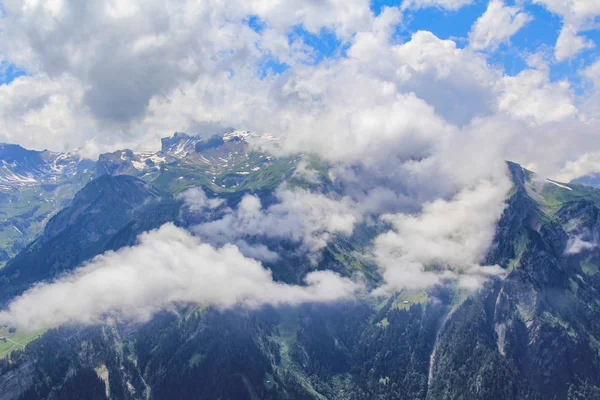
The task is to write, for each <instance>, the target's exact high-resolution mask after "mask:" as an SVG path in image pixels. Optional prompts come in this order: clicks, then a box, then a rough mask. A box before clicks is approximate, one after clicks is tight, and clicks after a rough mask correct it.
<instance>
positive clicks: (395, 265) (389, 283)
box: [374, 178, 510, 291]
mask: <svg viewBox="0 0 600 400" xmlns="http://www.w3.org/2000/svg"><path fill="white" fill-rule="evenodd" d="M509 189H510V181H509V180H508V179H506V178H505V179H501V180H499V181H496V182H488V181H484V182H482V183H480V184H479V185H477V186H476V187H474V188H473V189H465V190H464V191H462V192H460V193H458V194H457V195H456V196H455V197H454V198H453V199H452V200H449V201H446V200H436V201H434V202H431V203H428V204H425V205H424V207H423V212H422V213H421V214H418V215H406V214H395V215H387V216H385V217H384V219H385V220H386V221H388V222H389V223H391V224H392V226H393V230H391V231H389V232H387V233H385V234H382V235H381V236H379V237H378V238H377V239H376V242H375V250H374V253H375V259H376V261H377V263H378V264H379V265H380V267H381V268H382V269H383V276H384V278H385V282H386V283H385V284H384V286H383V287H381V288H380V289H379V290H378V291H395V290H398V289H403V288H427V287H430V286H433V285H435V284H438V283H440V281H442V280H444V279H450V280H458V282H459V284H461V285H462V284H464V285H465V286H469V287H470V286H472V283H473V280H474V279H475V281H479V282H481V281H483V280H485V277H487V276H489V275H501V274H502V269H500V268H499V267H494V266H488V267H481V266H479V263H480V262H481V261H482V260H483V257H484V256H485V253H486V251H487V249H488V247H489V245H490V243H491V242H492V239H493V237H494V233H495V223H496V221H497V220H498V219H499V218H500V216H501V214H502V212H503V210H504V207H505V204H504V202H503V201H498V199H504V198H505V196H506V194H507V193H508V190H509ZM463 280H464V281H463ZM461 281H463V282H461Z"/></svg>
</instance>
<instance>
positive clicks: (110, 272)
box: [0, 224, 361, 330]
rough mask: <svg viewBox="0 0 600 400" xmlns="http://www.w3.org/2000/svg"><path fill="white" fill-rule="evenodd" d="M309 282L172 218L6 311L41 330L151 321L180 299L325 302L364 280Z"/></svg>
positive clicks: (229, 303) (331, 276) (14, 322)
mask: <svg viewBox="0 0 600 400" xmlns="http://www.w3.org/2000/svg"><path fill="white" fill-rule="evenodd" d="M305 281H306V285H305V286H296V285H286V284H282V283H277V282H274V281H273V278H272V276H271V272H270V271H269V270H267V269H265V268H264V267H263V266H262V265H261V263H260V262H258V261H256V260H253V259H249V258H247V257H244V256H243V255H242V253H241V252H240V251H239V249H238V248H236V247H235V246H232V245H225V246H223V247H221V248H219V249H216V248H214V247H212V246H210V245H208V244H204V243H202V242H201V241H200V240H199V239H198V238H196V237H194V236H192V235H190V234H189V233H188V232H187V231H185V230H184V229H181V228H177V227H175V226H174V225H172V224H166V225H163V226H162V227H161V228H160V229H157V230H154V231H150V232H148V233H144V234H142V235H141V236H140V238H139V244H138V245H136V246H133V247H128V248H124V249H122V250H119V251H117V252H108V253H105V254H103V255H101V256H98V257H96V258H95V259H93V260H92V261H91V262H89V263H88V264H86V265H84V266H83V267H81V268H79V269H78V270H77V271H76V272H75V273H73V274H72V275H70V276H67V277H65V278H62V279H59V280H58V281H56V282H53V283H49V284H41V285H38V286H36V287H34V288H33V289H31V290H29V291H28V292H26V293H25V294H23V295H22V296H20V297H18V298H17V299H15V300H14V301H13V302H12V303H11V304H10V306H9V307H8V309H7V310H6V311H2V312H0V324H8V325H11V326H16V327H17V328H20V329H27V330H36V329H41V328H45V327H49V326H55V325H58V324H63V323H84V324H95V323H101V322H102V321H104V320H105V319H106V318H118V319H121V320H135V321H145V320H147V319H149V318H150V317H151V316H152V315H153V314H154V313H156V312H157V311H159V310H163V309H168V308H171V307H172V306H173V305H174V304H176V303H180V302H186V303H197V304H200V305H213V306H217V307H223V308H229V307H233V306H235V305H245V306H250V307H257V306H260V305H264V304H272V305H281V304H291V305H295V304H300V303H306V302H324V301H334V300H338V299H343V298H348V297H351V296H354V295H355V294H356V293H357V292H358V291H360V290H361V286H360V285H359V284H357V283H355V282H352V281H351V280H349V279H347V278H341V277H339V276H338V275H336V274H335V273H333V272H330V271H320V272H312V273H310V274H308V275H307V276H306V278H305Z"/></svg>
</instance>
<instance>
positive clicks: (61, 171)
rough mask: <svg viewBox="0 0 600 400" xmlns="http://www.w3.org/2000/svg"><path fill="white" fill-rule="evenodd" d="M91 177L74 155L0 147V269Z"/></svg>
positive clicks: (90, 165) (88, 164)
mask: <svg viewBox="0 0 600 400" xmlns="http://www.w3.org/2000/svg"><path fill="white" fill-rule="evenodd" d="M94 176H95V171H94V163H93V162H92V161H90V160H85V159H82V158H80V157H79V156H77V155H74V154H69V153H53V152H49V151H32V150H26V149H24V148H22V147H20V146H17V145H9V144H0V267H1V266H2V265H4V264H5V263H6V261H8V260H9V259H10V258H11V257H13V256H15V255H16V254H17V253H18V252H19V251H20V250H22V249H23V248H24V247H25V246H26V245H27V244H28V243H29V242H31V241H32V240H33V239H35V238H36V237H37V235H38V234H39V233H40V232H41V230H42V229H43V227H44V224H45V222H46V221H47V220H48V218H49V217H50V216H51V215H52V214H53V213H55V212H57V211H58V210H60V209H61V208H63V207H64V206H65V205H66V204H67V202H68V201H69V200H70V199H71V198H72V197H73V195H74V194H75V193H76V192H77V191H78V190H79V189H81V188H82V187H83V186H84V185H85V184H86V183H87V182H89V181H90V180H91V179H92V178H93V177H94Z"/></svg>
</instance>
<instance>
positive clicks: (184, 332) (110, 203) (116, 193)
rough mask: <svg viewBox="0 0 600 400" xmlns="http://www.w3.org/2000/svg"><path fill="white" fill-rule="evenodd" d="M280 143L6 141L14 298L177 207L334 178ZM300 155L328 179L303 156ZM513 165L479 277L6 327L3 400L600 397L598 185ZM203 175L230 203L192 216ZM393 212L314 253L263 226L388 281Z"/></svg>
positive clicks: (1, 295)
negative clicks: (374, 256) (489, 268)
mask: <svg viewBox="0 0 600 400" xmlns="http://www.w3.org/2000/svg"><path fill="white" fill-rule="evenodd" d="M275 142H276V141H275V140H274V139H273V138H271V137H263V136H257V135H254V134H252V133H250V132H246V131H233V130H231V131H228V132H226V133H224V134H218V135H215V136H212V137H208V138H200V137H195V136H190V135H187V134H184V133H176V134H175V135H174V136H172V137H170V138H165V139H163V141H162V148H161V150H160V151H158V152H134V151H131V150H120V151H116V152H113V153H108V154H103V155H101V156H100V157H99V159H98V160H97V161H90V160H85V159H82V158H80V157H78V156H77V155H73V154H57V153H51V152H48V151H43V152H37V151H30V150H25V149H23V148H21V147H19V146H16V145H0V161H1V162H2V169H1V176H0V183H1V185H2V186H1V187H0V195H1V196H2V199H3V201H2V206H1V207H2V208H0V212H1V213H3V214H4V218H5V219H4V222H3V229H2V233H1V234H0V235H1V236H0V245H1V248H0V251H1V252H2V254H3V257H4V258H3V262H4V263H5V265H4V267H3V268H2V269H0V301H1V302H2V304H3V305H7V304H8V303H9V302H10V301H11V300H12V299H14V298H15V297H16V296H19V295H20V294H22V293H24V292H25V291H26V290H28V289H29V288H31V287H34V286H35V285H39V284H40V283H42V282H50V281H52V280H54V279H56V278H57V277H60V276H64V274H65V273H69V272H70V271H74V270H76V269H77V268H78V267H79V266H80V265H82V263H85V262H86V261H89V260H91V259H93V258H94V257H96V256H98V255H100V254H103V253H106V252H110V251H118V250H119V249H123V248H125V247H127V246H132V245H134V244H136V241H137V238H138V237H139V235H140V234H142V233H143V232H147V231H149V230H152V229H155V228H158V227H160V226H162V225H163V224H165V223H169V222H170V223H173V224H175V225H176V226H180V227H190V226H192V225H194V224H196V223H198V221H199V220H201V221H212V220H216V219H218V218H219V217H220V216H221V215H222V213H223V212H225V211H224V210H226V209H228V208H229V209H235V208H236V207H238V206H239V204H240V202H241V201H242V198H243V196H244V195H246V194H253V195H255V196H257V197H258V198H259V199H260V200H261V201H262V202H263V204H276V202H277V194H276V190H277V188H278V187H280V185H282V183H285V185H288V186H289V187H297V188H308V189H310V190H313V191H315V192H319V193H327V192H335V191H336V187H335V185H334V184H333V183H332V182H331V181H330V180H328V176H329V175H328V174H329V172H330V168H331V166H330V165H328V164H327V163H325V162H323V161H321V160H319V159H318V158H317V157H314V156H310V155H294V156H288V157H275V156H273V155H271V154H270V153H269V152H268V151H262V150H260V146H259V147H257V146H256V144H257V143H258V144H259V145H260V144H264V145H265V146H266V145H276V143H275ZM303 165H309V166H310V169H311V171H313V172H314V174H318V175H319V176H320V177H321V179H318V180H314V179H311V178H310V177H307V176H306V174H301V173H298V171H299V170H300V169H301V168H303ZM507 169H508V173H509V175H510V177H511V180H512V189H511V191H510V194H509V197H508V198H507V200H506V201H507V207H506V209H505V211H504V213H503V214H502V217H501V218H500V220H499V222H498V224H497V227H496V232H495V236H494V240H493V243H492V245H491V247H490V248H489V250H488V251H487V255H486V257H485V262H484V264H485V265H498V266H500V267H501V268H502V269H503V271H504V274H503V275H501V276H497V277H494V278H491V279H489V280H488V281H487V282H486V283H485V284H484V285H483V286H482V287H481V288H480V289H479V290H477V291H476V292H470V291H468V290H465V289H464V288H461V287H458V286H456V285H438V286H435V287H433V288H432V289H427V290H409V289H406V290H402V291H399V292H396V293H394V294H393V295H383V296H366V297H358V298H355V299H351V300H341V301H337V302H333V303H331V304H311V303H309V304H305V305H301V306H281V307H274V306H264V307H260V308H244V307H234V308H232V309H227V310H223V309H220V308H217V307H199V306H198V305H194V304H179V305H178V306H177V307H175V309H172V310H168V311H162V312H160V313H158V314H156V315H155V316H154V317H153V318H152V319H150V321H148V322H144V323H125V322H122V321H118V320H115V321H112V322H111V321H107V322H106V323H104V324H101V325H93V326H77V325H64V326H57V327H54V328H52V329H49V330H44V331H40V332H36V333H35V334H30V333H27V332H21V331H19V330H18V329H15V328H14V327H11V326H6V327H3V328H1V329H0V335H2V337H3V338H5V339H6V340H5V341H4V343H1V342H0V351H1V352H2V354H3V355H4V356H6V357H5V358H4V360H3V361H2V363H1V365H0V399H40V398H44V399H81V398H89V399H106V398H110V399H147V398H151V399H167V398H168V399H174V398H181V399H184V398H202V399H204V398H205V399H251V400H254V399H540V400H541V399H600V274H599V273H598V272H599V271H600V250H599V249H598V246H597V243H598V239H599V238H600V190H598V189H596V188H594V187H591V186H585V185H582V184H579V183H567V184H565V183H560V182H555V181H553V180H548V179H542V178H540V177H538V176H537V175H536V174H534V173H533V172H530V171H528V170H526V169H524V168H523V167H521V166H520V165H518V164H514V163H508V164H507ZM194 187H200V188H202V190H203V191H204V192H205V193H206V196H207V197H208V199H218V200H219V202H218V203H215V206H214V207H212V206H211V207H208V208H206V209H205V210H204V211H203V212H202V213H201V214H200V215H191V214H190V213H188V212H187V211H186V208H185V207H184V203H185V199H184V198H183V197H182V193H185V191H186V190H187V189H189V188H194ZM383 229H384V226H383V225H382V224H378V223H365V224H360V225H358V226H357V227H356V229H355V230H354V231H353V233H352V234H351V235H344V234H336V235H333V236H332V237H331V238H329V240H328V242H327V244H326V246H325V247H324V249H323V255H322V257H321V258H320V259H318V260H317V262H316V263H311V262H310V260H307V259H306V258H303V257H302V256H299V255H298V254H296V252H294V249H295V246H296V244H295V243H294V242H292V241H289V240H287V239H281V238H277V237H274V236H267V237H265V238H262V239H263V240H262V241H261V243H266V244H267V245H268V247H269V248H271V249H274V248H277V249H280V250H281V251H279V252H278V253H279V254H283V256H282V257H281V258H279V259H277V260H271V261H265V262H264V264H265V265H266V266H267V267H268V268H269V269H270V270H271V273H272V275H273V277H274V278H275V279H276V280H277V281H279V282H287V283H294V284H301V283H302V282H303V279H304V277H305V276H306V275H307V274H308V273H309V272H311V271H314V270H332V271H335V272H336V273H339V274H340V275H342V276H345V277H356V276H360V277H361V279H363V280H364V282H365V284H366V285H367V286H368V287H377V286H378V284H379V283H380V282H381V280H382V276H381V273H380V271H379V270H378V268H377V267H376V265H374V263H373V262H372V261H371V260H369V259H365V258H364V257H361V254H363V250H364V249H365V248H366V247H367V246H368V245H369V244H370V243H372V241H373V240H374V238H375V237H376V235H377V234H379V233H380V232H382V230H383ZM574 238H575V239H574ZM245 239H246V241H247V242H248V243H249V244H250V245H252V244H254V243H253V242H252V238H245ZM286 250H287V251H286ZM73 301H77V299H73Z"/></svg>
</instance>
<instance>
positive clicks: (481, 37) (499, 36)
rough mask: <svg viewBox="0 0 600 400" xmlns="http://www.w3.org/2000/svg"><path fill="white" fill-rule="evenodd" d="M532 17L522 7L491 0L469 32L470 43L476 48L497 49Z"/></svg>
mask: <svg viewBox="0 0 600 400" xmlns="http://www.w3.org/2000/svg"><path fill="white" fill-rule="evenodd" d="M532 19H533V18H532V17H531V16H530V15H529V14H527V13H525V12H523V11H522V10H521V8H520V7H517V6H514V7H511V6H507V5H505V4H504V1H503V0H491V1H490V3H489V5H488V8H487V10H486V11H485V13H483V15H482V16H481V17H479V19H478V20H477V21H475V24H473V27H472V28H471V32H469V45H470V46H471V48H472V49H474V50H496V49H497V48H498V45H499V44H501V43H504V42H507V41H508V40H509V39H510V37H511V36H513V35H514V34H515V33H517V32H518V31H519V30H520V29H521V28H522V27H524V26H525V25H526V24H527V23H528V22H530V21H531V20H532Z"/></svg>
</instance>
